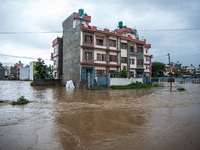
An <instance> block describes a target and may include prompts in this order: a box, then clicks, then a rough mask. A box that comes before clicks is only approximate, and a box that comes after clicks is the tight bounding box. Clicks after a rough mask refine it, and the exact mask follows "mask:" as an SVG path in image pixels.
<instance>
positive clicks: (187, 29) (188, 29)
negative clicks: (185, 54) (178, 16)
mask: <svg viewBox="0 0 200 150" xmlns="http://www.w3.org/2000/svg"><path fill="white" fill-rule="evenodd" d="M191 30H200V28H185V29H156V30H138V31H191Z"/></svg>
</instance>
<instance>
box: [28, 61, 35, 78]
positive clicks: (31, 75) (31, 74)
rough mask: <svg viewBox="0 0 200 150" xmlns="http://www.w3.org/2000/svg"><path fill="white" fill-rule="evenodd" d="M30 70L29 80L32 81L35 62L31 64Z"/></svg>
mask: <svg viewBox="0 0 200 150" xmlns="http://www.w3.org/2000/svg"><path fill="white" fill-rule="evenodd" d="M29 66H30V68H29V79H30V80H33V70H34V68H33V62H30V65H29Z"/></svg>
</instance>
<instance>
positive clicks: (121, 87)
mask: <svg viewBox="0 0 200 150" xmlns="http://www.w3.org/2000/svg"><path fill="white" fill-rule="evenodd" d="M150 87H158V85H150V84H142V83H141V82H136V83H131V84H129V85H113V86H111V88H112V89H114V90H124V89H143V88H150Z"/></svg>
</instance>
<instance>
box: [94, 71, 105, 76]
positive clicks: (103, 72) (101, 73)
mask: <svg viewBox="0 0 200 150" xmlns="http://www.w3.org/2000/svg"><path fill="white" fill-rule="evenodd" d="M105 72H106V71H105V70H96V71H95V73H96V74H98V75H103V74H105Z"/></svg>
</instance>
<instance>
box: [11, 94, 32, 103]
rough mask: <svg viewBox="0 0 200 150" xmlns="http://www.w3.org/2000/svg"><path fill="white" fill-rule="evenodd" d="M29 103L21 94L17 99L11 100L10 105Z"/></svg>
mask: <svg viewBox="0 0 200 150" xmlns="http://www.w3.org/2000/svg"><path fill="white" fill-rule="evenodd" d="M27 103H30V102H29V100H27V99H25V97H24V96H21V97H20V98H18V99H17V101H13V102H12V103H11V104H12V105H23V104H27Z"/></svg>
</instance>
